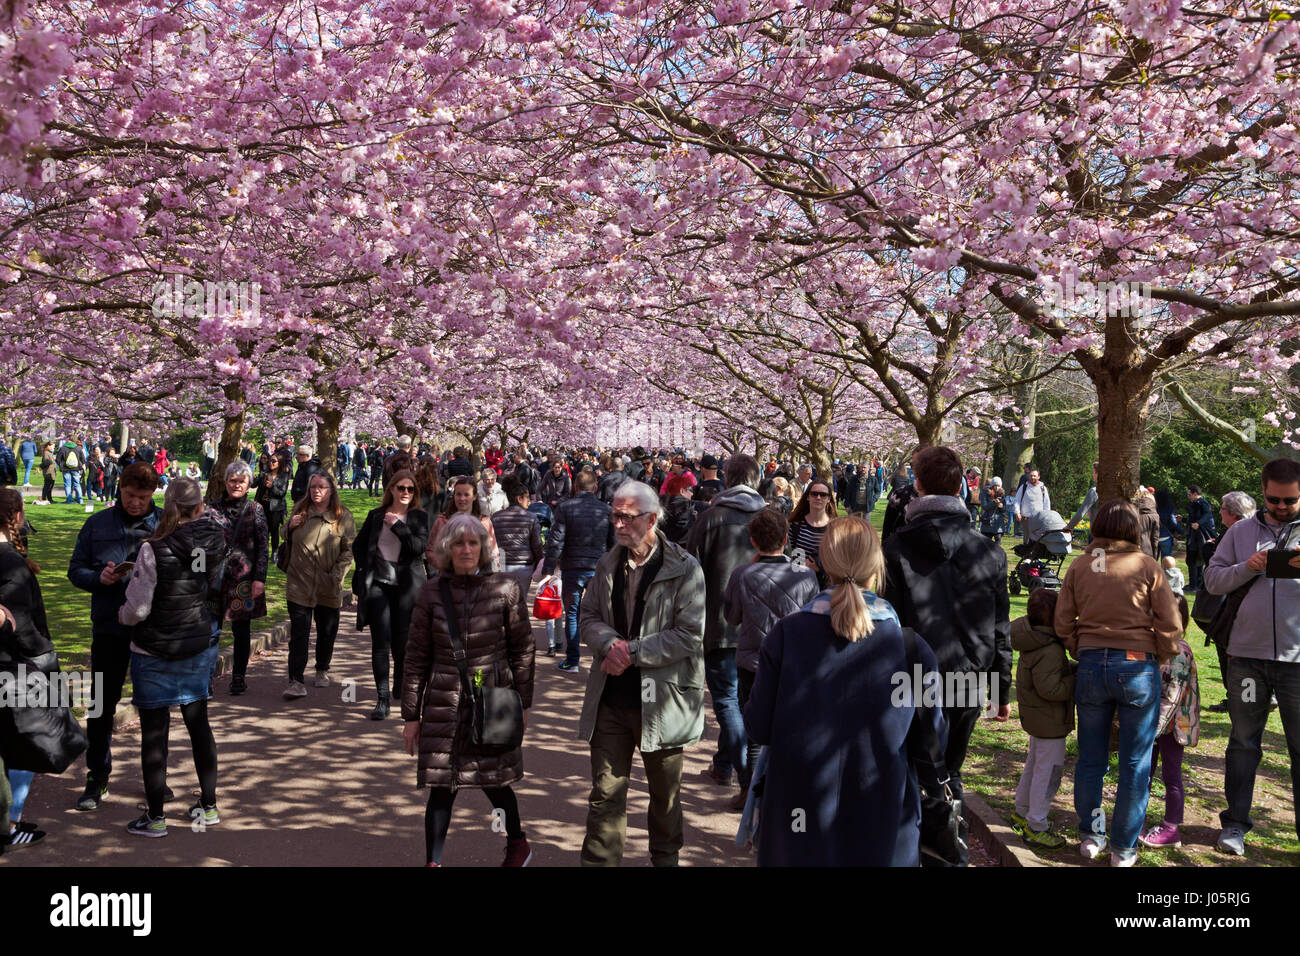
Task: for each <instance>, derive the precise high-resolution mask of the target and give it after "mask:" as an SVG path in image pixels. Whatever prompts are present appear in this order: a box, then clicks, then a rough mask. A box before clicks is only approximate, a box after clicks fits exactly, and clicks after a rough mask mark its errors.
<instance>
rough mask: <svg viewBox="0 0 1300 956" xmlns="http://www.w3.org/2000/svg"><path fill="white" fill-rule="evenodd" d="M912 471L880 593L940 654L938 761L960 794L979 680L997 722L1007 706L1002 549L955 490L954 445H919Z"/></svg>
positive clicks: (977, 704) (1008, 665) (1007, 635)
mask: <svg viewBox="0 0 1300 956" xmlns="http://www.w3.org/2000/svg"><path fill="white" fill-rule="evenodd" d="M912 469H913V472H914V474H915V486H916V490H917V493H918V496H919V497H917V499H916V500H915V501H913V502H912V503H911V504H910V505H908V506H907V514H906V519H907V520H906V523H905V524H904V525H903V526H902V527H901V528H899V529H898V530H897V531H896V532H895V533H894V535H893V536H892V537H891V538H890V539H889V542H888V543H887V544H886V545H885V594H884V597H885V600H886V601H888V602H889V603H890V604H891V605H893V607H894V610H895V611H896V612H897V613H898V618H899V621H900V622H901V623H902V625H903V626H904V627H910V628H912V629H913V630H914V631H916V633H917V634H918V635H919V636H920V637H922V638H924V639H925V641H926V643H928V644H929V645H930V647H931V648H932V649H933V650H934V654H935V657H936V658H937V659H938V662H939V675H940V680H941V682H942V687H943V689H944V702H943V713H944V717H945V718H946V720H947V722H948V746H947V749H946V751H945V753H944V762H945V764H946V765H947V768H948V772H949V773H950V774H951V775H952V785H953V791H954V792H955V793H956V794H958V795H960V794H961V766H962V763H963V762H964V761H965V759H966V749H967V747H968V746H969V744H970V737H971V733H972V732H973V731H974V730H975V722H976V721H977V720H978V719H979V715H980V710H981V709H982V702H981V700H980V699H979V696H980V695H979V684H981V683H987V684H989V685H990V686H989V687H988V690H989V695H990V698H991V703H995V704H997V705H998V708H999V709H998V715H997V719H998V720H1006V719H1007V715H1008V714H1009V712H1010V700H1011V621H1010V602H1009V599H1008V598H1007V556H1006V552H1004V551H1003V550H1002V548H1001V547H1000V546H998V545H996V544H994V543H993V542H992V541H990V540H988V539H987V538H985V537H984V536H982V535H980V534H977V533H976V532H974V531H972V530H971V526H970V512H969V511H967V510H966V505H965V504H964V503H963V502H962V500H961V498H960V497H958V493H959V492H960V484H961V482H962V481H963V480H964V476H963V474H962V468H961V459H960V458H958V457H957V454H956V452H954V451H953V450H952V449H951V448H944V447H942V446H935V447H931V448H925V449H922V450H921V451H918V452H917V453H916V455H915V456H913V465H912ZM994 681H996V683H993V682H994ZM995 695H996V696H995Z"/></svg>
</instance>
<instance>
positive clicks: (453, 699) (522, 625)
mask: <svg viewBox="0 0 1300 956" xmlns="http://www.w3.org/2000/svg"><path fill="white" fill-rule="evenodd" d="M492 557H493V555H492V549H491V547H490V545H489V542H488V535H487V531H486V530H485V529H484V527H483V524H482V522H481V521H479V519H478V518H477V517H475V516H473V515H468V514H457V515H453V516H452V517H450V518H449V519H448V520H447V521H446V523H445V524H444V525H443V528H442V531H441V533H440V535H439V537H438V539H437V541H436V543H435V546H434V550H433V563H434V565H435V567H436V568H437V569H438V570H439V571H440V572H442V573H441V575H439V576H438V577H435V578H434V579H432V580H430V581H429V582H428V583H426V584H425V585H424V587H423V589H422V590H421V591H420V596H419V598H418V599H417V601H416V604H415V611H414V613H413V614H412V616H411V630H410V636H409V638H408V644H407V647H406V664H405V669H404V672H403V686H402V719H403V720H405V721H406V726H405V727H404V728H403V737H404V738H405V740H406V749H407V752H408V753H410V754H412V755H414V754H416V753H417V752H418V754H419V770H418V774H417V780H418V784H419V786H421V787H428V788H429V804H428V809H427V810H426V811H425V816H424V832H425V849H426V859H427V863H428V865H429V866H441V865H442V850H443V845H444V844H445V842H446V839H447V829H448V827H449V826H450V824H451V808H452V803H453V801H454V800H455V799H456V790H457V789H458V788H461V787H471V788H474V789H478V790H482V791H483V793H484V795H485V796H487V798H488V800H489V801H490V802H491V804H492V806H493V807H494V808H495V809H496V810H500V811H501V812H502V813H503V814H504V815H505V824H506V836H507V841H506V855H505V861H504V862H503V863H502V866H527V865H528V861H529V860H530V859H531V857H532V853H531V851H530V850H529V848H528V840H527V838H526V837H525V835H524V830H523V825H522V823H521V821H520V818H519V803H518V801H517V800H516V798H515V793H514V790H512V789H511V787H510V784H512V783H514V782H515V781H516V780H518V779H520V778H521V777H522V776H523V773H524V765H523V751H522V749H521V748H519V747H516V748H515V749H514V750H510V751H507V752H505V753H490V754H489V753H484V752H481V751H478V750H476V749H475V746H474V744H473V739H472V738H473V728H472V716H473V709H472V704H471V698H470V695H469V694H468V693H467V692H466V687H465V682H464V681H463V680H462V679H461V675H460V670H459V668H458V667H457V665H456V660H455V657H454V656H453V652H452V642H451V636H450V629H449V627H448V620H449V615H455V618H454V619H455V620H456V622H457V630H458V632H459V637H460V642H461V643H462V645H463V647H464V653H465V665H466V669H467V677H468V678H469V679H470V680H471V681H473V682H474V683H475V684H476V685H480V686H484V687H513V688H514V689H515V690H516V691H517V692H518V693H519V697H520V702H521V703H522V705H523V707H524V710H525V713H526V712H527V709H528V707H530V706H531V705H532V702H533V656H534V653H535V648H534V646H533V640H532V629H531V627H530V625H529V622H528V618H527V616H526V613H525V611H524V607H523V603H522V602H521V601H520V597H519V583H518V581H517V580H516V579H515V578H514V577H513V576H512V575H508V574H493V573H491V565H492ZM444 579H445V580H447V581H448V583H449V585H450V593H451V603H450V606H447V604H446V603H445V602H444V600H443V594H442V585H441V582H442V580H444ZM480 682H481V683H480ZM417 748H418V750H417Z"/></svg>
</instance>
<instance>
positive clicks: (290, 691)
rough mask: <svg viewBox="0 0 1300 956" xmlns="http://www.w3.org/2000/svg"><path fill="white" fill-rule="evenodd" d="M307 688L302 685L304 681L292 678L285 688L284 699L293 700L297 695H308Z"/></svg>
mask: <svg viewBox="0 0 1300 956" xmlns="http://www.w3.org/2000/svg"><path fill="white" fill-rule="evenodd" d="M306 696H307V688H306V687H303V686H302V681H300V680H291V681H289V686H288V687H286V688H285V689H284V699H285V700H293V699H294V698H296V697H306Z"/></svg>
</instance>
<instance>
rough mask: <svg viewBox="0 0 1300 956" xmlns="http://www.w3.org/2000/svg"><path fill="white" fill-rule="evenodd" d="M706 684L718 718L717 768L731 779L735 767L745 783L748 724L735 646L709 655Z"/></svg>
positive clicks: (705, 673) (710, 652)
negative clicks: (743, 704) (743, 709)
mask: <svg viewBox="0 0 1300 956" xmlns="http://www.w3.org/2000/svg"><path fill="white" fill-rule="evenodd" d="M704 682H705V683H706V684H708V685H709V696H710V697H712V698H713V714H714V716H715V717H717V718H718V752H717V753H716V754H715V755H714V757H713V769H714V770H715V771H717V772H718V773H720V774H724V775H726V776H731V771H732V769H733V768H735V770H736V771H737V773H738V775H739V777H740V779H742V780H743V779H745V763H746V758H747V755H748V750H747V748H746V738H745V721H744V719H743V718H742V717H741V716H740V698H739V685H738V677H737V674H736V649H735V648H734V647H720V648H717V649H715V650H712V651H707V652H706V653H705V655H704Z"/></svg>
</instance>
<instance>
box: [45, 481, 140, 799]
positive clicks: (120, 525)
mask: <svg viewBox="0 0 1300 956" xmlns="http://www.w3.org/2000/svg"><path fill="white" fill-rule="evenodd" d="M120 485H121V491H120V497H119V498H118V500H117V501H116V502H114V504H113V507H111V508H107V509H105V510H104V511H100V512H97V513H96V514H93V515H91V516H90V517H89V518H87V519H86V523H85V524H83V525H82V526H81V531H80V532H79V533H78V534H77V543H76V546H75V547H74V548H73V549H72V558H71V560H70V561H69V562H68V580H69V581H71V582H72V583H73V585H74V586H75V587H79V588H81V589H82V590H83V591H89V592H90V594H91V598H90V669H91V671H92V672H93V673H95V674H102V675H103V700H101V701H96V705H97V707H98V708H99V716H98V717H91V718H90V719H89V720H88V721H87V727H86V736H87V737H88V738H89V741H90V746H89V749H87V751H86V769H87V771H88V773H87V775H86V789H85V792H84V793H83V794H82V795H81V799H80V800H78V801H77V809H78V810H98V809H99V807H100V804H101V803H102V801H103V798H104V796H105V795H107V793H108V778H109V775H110V774H111V772H112V769H113V755H112V752H111V751H110V748H109V745H110V743H111V742H112V739H113V717H114V715H115V714H116V713H117V703H118V701H119V700H121V699H122V685H123V684H124V683H125V682H126V673H127V669H128V668H129V667H130V665H131V630H132V629H131V628H129V627H125V626H123V625H121V624H119V623H118V620H117V612H118V610H119V609H120V608H121V607H122V605H123V604H124V603H125V602H126V584H127V580H128V579H129V577H130V571H131V569H130V567H123V566H125V565H127V563H128V562H134V561H135V556H136V553H137V552H138V551H139V550H140V544H141V542H143V541H144V540H145V539H146V538H147V537H149V535H151V534H153V532H154V529H155V528H157V527H158V521H159V519H160V518H161V517H162V509H160V508H159V507H157V506H156V505H155V504H154V503H153V493H154V491H155V490H156V489H157V487H158V474H157V472H155V471H154V470H153V466H152V465H147V464H145V463H144V462H142V461H141V462H136V463H135V464H133V465H131V466H129V467H128V468H127V469H126V470H125V471H124V472H122V478H121V482H120Z"/></svg>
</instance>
